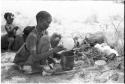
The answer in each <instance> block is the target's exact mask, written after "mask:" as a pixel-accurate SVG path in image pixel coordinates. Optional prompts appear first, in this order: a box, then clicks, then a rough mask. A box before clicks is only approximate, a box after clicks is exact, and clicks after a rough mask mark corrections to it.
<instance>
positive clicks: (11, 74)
mask: <svg viewBox="0 0 125 84" xmlns="http://www.w3.org/2000/svg"><path fill="white" fill-rule="evenodd" d="M14 55H15V53H2V55H1V57H2V61H1V81H2V83H123V82H124V75H123V74H124V73H122V72H118V71H116V70H109V71H106V72H104V73H100V71H98V70H97V69H95V68H94V67H88V68H86V67H85V64H84V62H83V61H79V62H77V63H76V65H75V70H78V71H76V72H70V73H67V74H58V75H52V76H42V75H41V74H32V75H24V74H23V73H22V72H19V71H11V70H10V68H11V66H12V60H13V58H14ZM76 66H77V67H76ZM113 74H114V75H113ZM116 74H118V75H119V77H118V79H117V75H116ZM112 75H113V76H112ZM115 76H116V77H115ZM113 77H115V78H113ZM115 79H117V81H116V80H115Z"/></svg>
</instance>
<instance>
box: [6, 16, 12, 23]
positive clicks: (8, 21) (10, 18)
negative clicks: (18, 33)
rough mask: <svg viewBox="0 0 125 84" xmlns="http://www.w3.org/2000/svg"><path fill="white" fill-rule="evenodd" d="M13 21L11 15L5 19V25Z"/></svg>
mask: <svg viewBox="0 0 125 84" xmlns="http://www.w3.org/2000/svg"><path fill="white" fill-rule="evenodd" d="M13 20H14V16H13V15H9V16H8V17H7V20H6V21H7V23H8V24H12V23H13Z"/></svg>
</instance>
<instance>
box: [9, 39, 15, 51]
mask: <svg viewBox="0 0 125 84" xmlns="http://www.w3.org/2000/svg"><path fill="white" fill-rule="evenodd" d="M8 42H9V45H8V51H11V47H12V45H13V43H14V38H13V37H9V38H8Z"/></svg>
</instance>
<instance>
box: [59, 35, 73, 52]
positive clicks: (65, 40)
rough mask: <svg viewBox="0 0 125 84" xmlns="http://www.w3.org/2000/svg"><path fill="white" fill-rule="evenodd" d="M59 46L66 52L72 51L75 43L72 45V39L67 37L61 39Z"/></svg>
mask: <svg viewBox="0 0 125 84" xmlns="http://www.w3.org/2000/svg"><path fill="white" fill-rule="evenodd" d="M59 45H63V47H64V48H65V49H66V50H72V49H73V47H74V45H75V43H74V40H73V39H72V38H69V37H63V38H62V39H61V41H60V43H59Z"/></svg>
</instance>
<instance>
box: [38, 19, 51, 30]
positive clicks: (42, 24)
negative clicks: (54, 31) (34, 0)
mask: <svg viewBox="0 0 125 84" xmlns="http://www.w3.org/2000/svg"><path fill="white" fill-rule="evenodd" d="M50 23H51V19H44V20H42V21H39V22H38V24H37V25H38V26H39V28H40V30H41V31H42V30H46V29H47V28H48V27H49V24H50Z"/></svg>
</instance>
